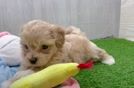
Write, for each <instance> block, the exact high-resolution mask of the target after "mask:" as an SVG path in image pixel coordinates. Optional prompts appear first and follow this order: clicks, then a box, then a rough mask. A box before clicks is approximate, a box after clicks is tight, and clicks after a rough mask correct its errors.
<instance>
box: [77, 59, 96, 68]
mask: <svg viewBox="0 0 134 88" xmlns="http://www.w3.org/2000/svg"><path fill="white" fill-rule="evenodd" d="M93 63H94V62H93V60H89V61H87V62H86V63H84V64H79V65H78V66H77V67H78V68H80V69H91V68H92V67H93V65H94V64H93Z"/></svg>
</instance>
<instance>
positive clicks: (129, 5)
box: [119, 0, 134, 41]
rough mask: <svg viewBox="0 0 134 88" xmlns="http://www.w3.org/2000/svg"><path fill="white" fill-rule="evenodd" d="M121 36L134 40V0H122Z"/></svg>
mask: <svg viewBox="0 0 134 88" xmlns="http://www.w3.org/2000/svg"><path fill="white" fill-rule="evenodd" d="M119 36H120V37H121V38H126V39H129V40H133V41H134V0H122V3H121V21H120V32H119Z"/></svg>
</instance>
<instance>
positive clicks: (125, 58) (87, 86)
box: [76, 38, 134, 88]
mask: <svg viewBox="0 0 134 88" xmlns="http://www.w3.org/2000/svg"><path fill="white" fill-rule="evenodd" d="M93 42H94V43H96V44H97V45H98V46H99V47H101V48H103V49H105V50H106V51H107V52H108V53H110V54H111V55H113V56H114V57H115V60H116V64H114V65H112V66H109V65H105V64H102V63H97V64H95V66H94V68H93V69H92V70H90V71H89V70H85V71H81V72H80V73H79V74H78V75H77V76H76V79H77V80H78V81H79V83H80V86H81V88H134V42H132V41H128V40H125V39H116V38H109V39H98V40H93Z"/></svg>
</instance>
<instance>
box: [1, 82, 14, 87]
mask: <svg viewBox="0 0 134 88" xmlns="http://www.w3.org/2000/svg"><path fill="white" fill-rule="evenodd" d="M11 84H12V82H11V81H5V82H3V83H2V84H1V87H0V88H10V85H11Z"/></svg>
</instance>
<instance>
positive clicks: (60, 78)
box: [10, 62, 92, 88]
mask: <svg viewBox="0 0 134 88" xmlns="http://www.w3.org/2000/svg"><path fill="white" fill-rule="evenodd" d="M91 67H92V62H89V63H87V64H78V63H63V64H55V65H51V66H49V67H47V68H45V69H43V70H41V71H39V72H37V73H34V74H31V75H29V76H26V77H23V78H21V79H19V80H17V81H15V82H14V83H13V84H12V85H11V87H10V88H52V87H55V86H57V85H59V84H61V83H63V82H64V81H65V80H67V79H68V78H70V77H72V76H75V75H76V74H78V73H79V71H80V69H83V68H91Z"/></svg>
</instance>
